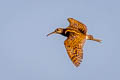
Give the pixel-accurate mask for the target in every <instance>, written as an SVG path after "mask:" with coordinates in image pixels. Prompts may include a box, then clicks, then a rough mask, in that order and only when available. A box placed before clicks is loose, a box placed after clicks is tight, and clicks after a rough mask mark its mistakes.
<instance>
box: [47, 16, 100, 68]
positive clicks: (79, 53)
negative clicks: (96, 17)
mask: <svg viewBox="0 0 120 80" xmlns="http://www.w3.org/2000/svg"><path fill="white" fill-rule="evenodd" d="M68 21H69V23H70V25H69V26H68V27H67V28H65V29H64V28H57V29H56V30H55V31H54V32H52V33H50V34H48V35H47V36H49V35H51V34H53V33H57V34H61V35H63V36H66V37H67V39H66V40H65V41H64V45H65V48H66V50H67V53H68V55H69V57H70V59H71V61H72V62H73V64H74V65H75V66H76V67H78V66H79V65H80V62H82V59H83V46H84V43H85V41H86V39H87V40H93V41H97V42H101V40H99V39H95V38H94V37H93V36H92V35H87V27H86V25H84V24H83V23H81V22H79V21H77V20H75V19H73V18H68Z"/></svg>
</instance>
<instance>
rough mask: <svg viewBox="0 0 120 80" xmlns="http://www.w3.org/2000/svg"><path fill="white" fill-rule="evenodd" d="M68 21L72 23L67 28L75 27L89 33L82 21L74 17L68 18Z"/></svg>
mask: <svg viewBox="0 0 120 80" xmlns="http://www.w3.org/2000/svg"><path fill="white" fill-rule="evenodd" d="M68 21H69V23H70V25H69V26H68V27H67V28H74V29H76V30H78V31H80V32H81V33H83V34H86V33H87V27H86V25H84V24H83V23H82V22H79V21H77V20H75V19H73V18H68Z"/></svg>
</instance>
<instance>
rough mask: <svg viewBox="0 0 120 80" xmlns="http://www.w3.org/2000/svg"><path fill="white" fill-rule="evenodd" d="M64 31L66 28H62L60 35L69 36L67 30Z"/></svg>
mask: <svg viewBox="0 0 120 80" xmlns="http://www.w3.org/2000/svg"><path fill="white" fill-rule="evenodd" d="M65 31H66V29H63V32H62V33H61V35H63V36H65V37H68V36H69V32H67V33H66V34H65Z"/></svg>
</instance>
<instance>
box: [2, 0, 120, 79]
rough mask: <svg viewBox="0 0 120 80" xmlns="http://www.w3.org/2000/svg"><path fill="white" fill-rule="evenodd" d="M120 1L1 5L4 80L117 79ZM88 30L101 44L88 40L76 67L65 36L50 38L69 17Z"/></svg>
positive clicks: (22, 0)
mask: <svg viewBox="0 0 120 80" xmlns="http://www.w3.org/2000/svg"><path fill="white" fill-rule="evenodd" d="M119 3H120V1H119V0H1V1H0V80H73V79H74V80H75V79H76V80H80V79H81V80H113V79H115V80H119V79H120V76H119V74H120V62H119V61H120V58H119V56H120V51H119V49H120V48H119V41H120V37H119V34H120V31H119V30H120V24H119V23H120V9H119V8H120V5H119ZM69 17H72V18H75V19H77V20H79V21H81V22H83V23H84V24H86V25H87V28H88V33H89V34H93V35H94V37H96V38H100V39H102V40H103V42H102V43H101V44H99V43H96V42H93V41H87V42H86V43H85V46H84V58H83V62H82V64H81V65H80V67H78V68H76V67H75V66H74V65H73V64H72V62H71V61H70V59H69V57H68V55H67V53H66V50H65V47H64V40H65V39H66V38H65V37H63V36H61V35H51V36H50V37H46V35H47V34H48V33H49V32H52V31H53V30H54V29H56V28H58V27H63V28H65V27H67V26H68V25H69V23H68V21H67V18H69Z"/></svg>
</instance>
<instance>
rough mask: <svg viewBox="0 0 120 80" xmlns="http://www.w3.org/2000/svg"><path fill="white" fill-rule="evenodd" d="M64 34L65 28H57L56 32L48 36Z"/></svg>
mask: <svg viewBox="0 0 120 80" xmlns="http://www.w3.org/2000/svg"><path fill="white" fill-rule="evenodd" d="M55 33H56V34H62V33H63V28H57V29H56V30H55V31H53V32H51V33H49V34H48V35H47V36H49V35H51V34H55Z"/></svg>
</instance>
